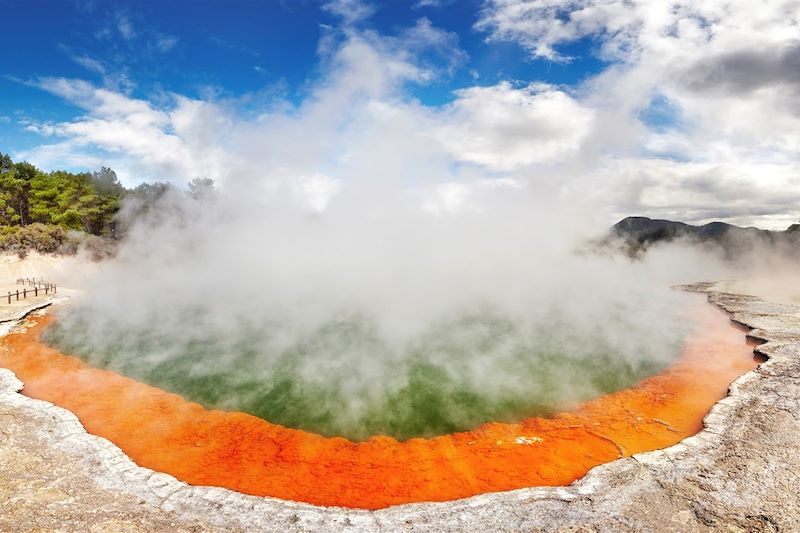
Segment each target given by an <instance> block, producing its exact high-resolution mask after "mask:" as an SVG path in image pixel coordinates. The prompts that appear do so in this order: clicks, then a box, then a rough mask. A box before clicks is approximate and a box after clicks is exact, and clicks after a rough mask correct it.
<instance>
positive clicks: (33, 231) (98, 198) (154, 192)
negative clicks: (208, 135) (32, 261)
mask: <svg viewBox="0 0 800 533" xmlns="http://www.w3.org/2000/svg"><path fill="white" fill-rule="evenodd" d="M189 187H190V190H191V191H194V189H195V188H197V187H205V188H211V189H213V182H212V181H211V180H208V179H202V178H201V179H196V180H195V181H193V182H192V183H191V184H189ZM170 189H171V186H170V185H169V184H166V183H158V182H157V183H144V184H141V185H139V186H138V187H136V188H134V189H126V188H125V187H123V186H122V184H121V183H120V182H119V180H118V179H117V175H116V173H115V172H114V171H113V170H111V169H110V168H105V167H103V168H101V169H100V171H97V172H82V173H72V172H66V171H63V170H57V171H53V172H44V171H42V170H40V169H38V168H36V167H35V166H33V165H31V164H30V163H26V162H20V163H15V162H14V161H12V160H11V158H10V157H9V156H8V155H5V154H2V153H0V251H8V252H17V253H21V254H22V253H25V252H26V251H28V250H37V251H39V252H43V253H73V252H74V251H75V250H76V249H77V247H78V246H79V245H80V244H81V243H86V244H89V245H90V246H94V247H95V248H97V247H98V245H101V244H102V245H104V246H106V247H107V245H108V244H109V243H110V242H113V240H115V239H117V238H119V236H120V234H121V233H122V230H123V229H124V228H120V227H118V226H119V223H118V221H117V219H116V218H115V215H116V214H117V212H118V211H119V210H120V207H121V205H122V202H123V200H128V201H131V203H135V204H136V208H135V209H134V211H145V210H147V209H148V207H149V206H150V205H151V204H152V203H153V202H154V201H156V200H157V199H158V197H160V196H161V195H162V194H164V193H165V192H167V191H169V190H170Z"/></svg>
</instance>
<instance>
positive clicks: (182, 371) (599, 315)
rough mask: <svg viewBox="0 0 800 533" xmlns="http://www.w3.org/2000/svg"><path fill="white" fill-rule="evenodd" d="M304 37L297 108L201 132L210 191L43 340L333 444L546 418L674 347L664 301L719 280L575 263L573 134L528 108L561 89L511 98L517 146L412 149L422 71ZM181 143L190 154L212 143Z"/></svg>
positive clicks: (134, 237) (349, 43) (166, 204)
mask: <svg viewBox="0 0 800 533" xmlns="http://www.w3.org/2000/svg"><path fill="white" fill-rule="evenodd" d="M418 31H433V30H432V29H431V28H429V27H423V28H421V29H419V28H418ZM328 46H330V47H332V48H331V49H330V50H328V51H327V52H326V53H329V54H331V56H332V58H331V59H330V61H329V64H330V71H329V72H327V73H326V75H325V76H324V77H323V79H322V80H321V81H320V82H319V83H318V84H317V85H316V86H315V87H313V88H312V90H311V91H310V96H309V97H308V99H307V100H306V101H305V102H304V103H303V104H301V105H300V106H299V107H297V108H290V109H288V110H281V109H275V110H273V111H272V112H271V113H269V114H266V115H264V116H262V117H260V118H259V120H258V121H256V122H253V121H251V120H246V121H242V122H241V123H237V122H226V123H224V124H221V125H220V128H222V129H224V130H225V131H231V132H235V134H234V135H233V141H228V144H230V142H234V143H235V146H236V148H235V150H234V151H231V152H227V153H228V154H235V155H236V157H235V158H233V157H231V159H230V166H229V167H228V168H227V169H215V171H216V173H215V176H220V177H222V178H223V179H222V180H220V181H221V182H222V186H221V187H220V190H219V192H218V193H217V194H215V195H210V196H208V197H206V198H202V199H200V200H192V199H189V198H188V197H186V196H185V195H181V194H170V195H167V196H166V197H165V198H163V199H162V201H161V202H160V203H159V204H158V205H157V206H156V209H154V210H153V211H152V212H151V214H150V215H149V216H147V217H145V218H141V219H138V220H137V221H135V222H134V223H133V226H132V228H131V230H130V232H129V234H128V236H127V237H126V240H125V241H124V243H123V244H122V246H121V248H120V251H119V254H118V255H117V257H116V258H115V259H113V260H111V261H108V262H105V263H102V264H100V265H98V267H97V269H96V270H93V271H92V272H91V276H86V277H83V278H81V277H80V273H76V274H75V275H76V278H75V283H76V284H77V285H78V286H79V288H81V289H83V296H82V297H80V298H78V299H77V300H76V301H75V302H74V303H73V304H72V305H70V306H69V307H67V308H65V309H64V310H63V311H62V313H61V317H60V324H59V326H58V327H57V329H56V330H55V331H54V332H53V333H52V334H51V340H52V341H53V342H56V343H58V344H59V345H61V346H63V347H65V348H66V349H68V350H70V351H73V352H75V353H77V354H80V355H82V356H84V357H86V358H87V359H89V360H90V361H91V362H93V363H94V364H97V365H101V366H107V367H110V368H112V369H115V370H119V371H121V372H124V373H128V374H131V375H134V376H137V377H141V378H143V379H147V380H150V381H152V382H155V383H157V384H159V385H161V386H164V387H165V388H167V389H171V390H176V391H177V392H181V393H183V394H186V395H187V396H190V397H192V396H194V397H195V398H197V399H201V400H202V401H203V402H204V403H206V404H208V405H210V406H213V407H227V408H238V409H248V410H251V411H253V412H256V413H257V414H262V415H263V416H266V417H267V418H270V419H271V420H272V421H276V422H281V423H284V424H291V425H296V426H299V427H305V428H308V429H312V430H315V431H320V432H323V433H328V434H343V435H347V436H350V437H353V438H364V437H366V436H368V435H370V434H372V433H376V432H381V433H391V434H393V435H396V436H398V437H402V438H406V437H410V436H415V435H429V434H433V433H436V432H441V431H452V430H457V429H465V428H467V427H469V426H470V425H474V424H477V423H480V422H483V421H486V420H488V419H491V418H492V417H501V418H503V417H504V418H514V417H516V418H520V417H522V416H527V415H533V414H538V413H543V412H548V411H549V410H552V409H557V408H559V407H562V406H565V405H569V404H570V403H572V402H575V401H579V400H582V399H585V398H588V397H591V396H592V395H594V394H598V393H601V392H605V391H607V390H613V389H615V388H618V387H622V386H627V385H630V384H631V383H633V382H635V381H636V380H637V379H639V378H641V377H643V376H644V375H647V374H648V373H650V372H653V371H655V370H657V369H659V368H662V367H664V366H665V365H667V364H668V363H669V362H670V361H672V360H673V359H674V358H675V357H676V356H677V354H678V353H679V351H680V348H681V343H682V340H683V339H684V338H685V336H686V334H687V332H688V331H689V330H690V328H691V322H690V320H689V313H688V311H687V309H688V308H689V307H690V305H691V304H692V302H695V301H696V300H692V299H691V298H690V297H689V296H687V295H685V294H682V293H679V292H677V291H674V290H672V289H670V286H671V285H672V284H674V283H678V282H683V281H695V280H697V279H702V278H705V277H709V275H715V276H716V275H720V274H722V273H723V271H722V270H721V268H722V267H720V265H719V264H718V263H717V262H716V261H715V260H714V259H713V258H711V257H709V256H707V255H704V254H701V253H699V252H692V251H690V250H688V249H685V248H681V247H665V248H661V249H657V250H653V251H652V252H651V253H649V254H648V256H647V257H646V259H645V260H644V261H639V262H630V261H628V260H627V259H624V258H622V257H608V256H598V255H591V254H588V253H585V252H584V251H583V250H582V244H581V243H583V242H585V240H586V238H588V237H590V236H596V235H597V234H599V233H601V232H603V231H605V230H606V227H605V226H604V225H602V226H598V223H597V221H598V220H603V213H602V211H599V210H595V209H593V208H592V206H590V205H586V204H585V203H582V202H580V201H579V200H578V195H577V194H576V191H574V190H573V191H569V190H568V189H567V190H565V189H563V188H561V187H560V186H559V183H560V182H561V180H562V179H563V178H564V177H566V176H569V175H570V173H571V172H573V171H574V170H575V165H576V162H575V161H574V160H573V155H574V153H573V151H572V150H571V148H570V146H571V145H572V143H574V142H577V139H573V138H571V137H570V138H566V139H560V140H559V139H558V138H556V136H557V135H558V128H557V127H555V128H554V127H551V126H552V120H553V117H552V116H549V115H547V113H545V112H544V111H542V109H544V107H541V106H542V105H544V104H542V103H541V102H544V103H545V104H548V102H549V104H548V105H552V106H566V108H569V109H571V107H570V106H571V104H570V100H569V97H568V96H566V95H565V94H564V93H561V92H559V91H556V90H555V89H553V88H543V87H538V88H536V87H532V88H529V89H527V90H526V92H525V95H527V97H530V98H533V99H534V101H535V103H536V105H535V106H533V107H532V108H529V111H530V112H531V115H530V119H531V120H539V121H540V122H541V135H542V137H543V139H544V141H543V143H542V146H544V148H545V149H544V151H542V152H541V153H536V152H535V150H536V147H535V146H534V147H533V148H532V149H531V150H533V152H531V153H527V152H526V150H525V149H524V147H521V146H519V145H513V146H512V147H511V150H510V151H509V153H508V154H505V156H504V154H503V147H502V146H488V145H486V144H484V143H481V142H480V139H474V138H472V139H464V138H462V137H463V136H462V135H461V133H459V131H456V130H452V128H451V130H437V132H436V135H446V136H447V139H445V141H447V142H430V137H427V136H426V135H424V134H422V133H421V132H425V131H426V130H427V128H428V126H429V125H430V124H431V122H430V121H429V119H430V117H429V116H428V115H427V114H426V113H424V112H422V111H421V110H420V109H416V108H415V106H414V105H413V103H409V99H408V98H407V97H406V96H405V93H404V86H405V84H406V83H407V82H408V81H409V79H413V78H419V77H423V76H425V75H426V74H425V72H426V71H425V70H424V69H423V68H421V67H420V66H419V65H416V64H413V63H411V62H410V61H411V60H410V59H409V58H408V57H407V56H405V55H403V53H401V52H400V51H398V49H397V48H396V46H397V43H394V44H393V45H391V46H390V45H389V44H387V42H385V41H380V42H377V41H375V40H374V39H373V40H372V41H370V40H369V39H368V38H367V37H364V36H363V35H361V36H358V35H350V37H349V38H347V39H346V40H345V41H344V42H342V43H340V44H339V45H337V46H334V45H332V44H330V43H328ZM376 62H377V63H376ZM376 73H377V77H375V76H373V74H376ZM501 90H507V91H510V90H511V89H510V88H509V87H505V89H503V88H502V87H501ZM466 96H469V97H470V98H473V97H474V98H477V99H480V97H481V94H480V92H479V91H478V92H475V94H471V95H466ZM464 101H466V100H464ZM476 101H477V100H476ZM473 103H474V102H473ZM545 107H546V106H545ZM212 111H213V110H209V113H211V112H212ZM461 111H462V110H460V109H459V108H451V109H449V110H448V111H447V113H450V114H451V116H452V117H457V116H458V115H459V113H460V112H461ZM194 116H196V115H194ZM228 120H232V119H230V117H228ZM576 120H578V119H576ZM591 120H592V117H591V116H584V117H579V121H584V122H590V121H591ZM548 121H549V122H548ZM453 123H455V124H458V121H455V122H453ZM465 127H466V126H465ZM478 129H479V128H478ZM471 131H473V133H475V129H473V130H471ZM205 135H206V142H207V143H208V150H209V152H214V151H215V150H222V149H223V147H224V146H225V145H226V143H225V142H224V141H223V140H221V139H219V138H217V134H216V133H215V132H214V131H211V130H209V131H207V132H206V133H205ZM440 140H441V139H440ZM453 143H460V145H462V146H463V145H464V144H465V143H466V146H468V147H469V146H471V147H472V151H473V157H472V159H471V160H470V159H469V158H467V159H466V162H465V161H464V158H463V157H461V156H459V157H456V156H454V155H453V153H454V152H453V149H452V145H453ZM487 150H489V152H491V153H489V152H487ZM492 154H494V156H493V157H494V159H492V161H496V164H493V165H488V164H481V163H485V162H486V161H489V160H490V159H491V156H492ZM223 159H224V158H223ZM234 159H235V160H234ZM509 161H510V163H509ZM519 161H523V162H525V164H526V166H524V167H522V168H523V169H524V170H513V169H517V168H518V167H517V166H515V165H516V163H518V162H519ZM585 164H588V162H587V161H582V162H581V163H580V165H585ZM712 273H713V274H712ZM437 391H438V392H437Z"/></svg>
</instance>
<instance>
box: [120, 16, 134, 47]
mask: <svg viewBox="0 0 800 533" xmlns="http://www.w3.org/2000/svg"><path fill="white" fill-rule="evenodd" d="M117 31H118V32H119V35H120V37H122V38H123V39H125V40H126V41H130V40H131V39H133V38H134V37H136V30H134V29H133V23H131V20H130V18H129V17H128V16H127V15H122V14H120V15H118V16H117Z"/></svg>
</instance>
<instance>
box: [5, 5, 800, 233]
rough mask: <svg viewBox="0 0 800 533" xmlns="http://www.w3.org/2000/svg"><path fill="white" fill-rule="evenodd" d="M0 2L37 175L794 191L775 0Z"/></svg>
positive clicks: (19, 110) (18, 135) (333, 184)
mask: <svg viewBox="0 0 800 533" xmlns="http://www.w3.org/2000/svg"><path fill="white" fill-rule="evenodd" d="M0 12H2V14H3V16H4V20H6V21H13V22H12V23H7V24H5V25H4V28H3V31H2V32H0V47H2V50H3V53H2V55H0V151H2V152H6V153H10V154H11V155H12V156H13V157H14V158H16V159H25V160H28V161H30V162H32V163H34V164H36V165H38V166H40V167H41V168H43V169H45V170H53V169H58V168H65V169H69V170H76V171H83V170H92V169H95V168H98V167H99V166H101V165H105V166H111V167H112V168H114V169H115V170H116V171H117V173H118V175H119V176H120V178H121V179H122V181H123V182H124V183H125V184H127V185H136V184H137V183H140V182H142V181H152V180H165V181H171V182H174V183H177V184H185V183H186V181H188V180H190V179H192V178H194V177H197V176H198V175H202V176H208V177H212V178H213V179H215V180H217V182H218V183H225V182H229V181H230V180H231V179H232V178H233V177H234V176H235V175H236V174H257V175H258V176H262V177H264V179H265V180H267V181H269V180H273V181H274V180H284V179H289V178H288V176H293V178H292V179H294V180H295V182H298V183H305V185H303V186H302V187H301V188H303V187H306V186H308V187H310V189H309V190H312V191H313V194H314V195H316V196H315V200H314V202H315V203H316V204H317V205H323V204H324V203H325V202H324V201H323V199H322V197H323V196H325V195H326V194H334V193H333V192H331V191H336V190H340V185H341V184H342V183H344V182H346V181H347V180H349V179H351V178H353V177H358V176H360V175H362V174H365V175H370V176H379V177H387V176H392V179H394V180H396V181H403V180H406V181H407V182H408V183H409V184H411V185H413V186H414V187H416V186H418V185H419V184H420V183H426V184H428V185H430V186H431V187H434V188H435V187H439V188H440V189H441V190H444V191H448V192H447V194H448V195H449V197H448V198H449V200H448V202H450V203H452V202H454V201H455V200H454V199H455V198H456V197H458V198H461V199H462V200H463V198H466V197H467V196H469V194H468V192H467V191H468V190H473V189H474V190H475V191H479V190H482V189H480V187H483V186H484V185H483V184H485V183H486V182H492V183H494V184H497V183H514V184H520V183H525V184H529V185H533V186H535V187H537V188H539V189H542V190H543V189H546V190H548V191H555V192H556V193H557V194H559V195H562V196H569V195H572V197H573V198H578V197H580V198H581V199H582V201H585V202H588V203H591V204H592V205H593V206H596V207H600V208H601V209H603V210H605V211H606V212H608V213H610V214H609V217H610V218H612V219H613V218H615V217H618V216H624V215H627V214H631V213H637V214H645V215H650V216H655V217H664V218H675V219H680V220H684V221H687V222H704V221H708V220H711V219H722V220H727V221H730V222H734V223H739V224H756V225H761V226H764V227H785V225H788V223H789V222H790V221H793V220H794V219H795V218H796V212H795V211H796V209H797V207H796V206H797V205H800V156H798V154H800V125H798V116H800V115H799V114H798V112H797V110H798V109H800V81H799V80H800V78H798V77H797V75H796V72H797V62H796V59H795V58H796V57H798V56H800V35H798V34H797V27H798V25H799V24H800V6H798V4H797V2H796V0H764V1H756V0H709V1H708V2H696V1H694V0H674V1H673V2H670V3H656V2H649V1H644V0H637V1H633V2H631V1H629V0H578V1H576V2H564V1H563V0H392V1H379V0H263V1H257V0H246V1H245V0H226V1H221V0H202V1H194V2H189V1H177V0H163V1H159V2H156V1H149V0H140V1H136V2H132V1H131V2H123V1H110V0H105V1H104V0H0ZM387 179H388V178H387ZM309 180H310V181H309ZM492 180H495V181H492ZM496 180H501V181H496ZM502 180H506V181H502ZM355 181H358V180H357V179H356V180H355ZM309 183H312V184H313V185H308V184H309ZM323 189H324V190H325V191H328V192H326V193H325V194H321V193H320V191H321V190H323ZM437 190H439V189H437ZM459 201H461V200H459ZM450 203H448V205H450Z"/></svg>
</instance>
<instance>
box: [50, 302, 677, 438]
mask: <svg viewBox="0 0 800 533" xmlns="http://www.w3.org/2000/svg"><path fill="white" fill-rule="evenodd" d="M202 317H203V313H202V310H196V312H195V313H193V314H191V316H187V317H185V319H186V320H190V321H192V323H194V324H196V323H197V322H198V321H199V322H201V323H202ZM609 320H611V321H612V323H611V324H604V325H603V327H600V325H599V324H598V325H597V326H596V327H594V326H592V325H591V324H589V325H587V324H585V323H584V324H575V323H573V322H570V321H568V320H566V319H565V318H563V317H561V318H559V317H558V315H557V314H556V315H552V316H550V317H549V318H548V319H546V320H542V319H537V321H536V322H535V323H533V324H530V323H527V322H525V321H519V320H513V319H511V318H509V317H507V316H504V315H503V314H501V313H496V312H490V311H485V310H484V311H481V312H473V313H468V314H464V315H462V316H459V317H457V318H454V319H451V320H449V321H442V322H439V323H437V324H435V325H432V326H431V327H430V328H428V329H427V330H425V331H424V332H422V333H421V334H418V335H415V336H414V337H413V338H410V339H405V340H404V341H403V342H398V341H397V340H396V339H392V340H390V339H387V338H386V336H384V335H382V334H381V333H380V331H379V328H377V327H376V326H375V325H374V324H373V323H372V322H371V321H370V320H368V319H366V318H364V317H361V316H358V315H354V314H342V315H341V316H337V317H333V318H332V319H331V320H329V321H327V322H326V323H324V324H322V325H321V326H320V327H318V328H316V329H314V330H313V331H311V332H310V333H308V332H307V333H306V334H304V335H302V336H299V337H298V336H297V335H289V334H287V333H286V328H285V327H283V326H282V325H276V324H272V325H270V324H262V325H258V326H254V325H253V323H252V321H248V322H243V323H242V324H239V325H236V326H235V327H234V330H233V331H231V326H230V325H228V326H227V329H226V331H225V332H222V331H220V330H219V328H215V327H213V326H209V327H208V328H203V327H195V328H190V329H191V333H189V334H184V333H183V332H182V333H181V334H177V332H176V334H175V335H169V334H165V332H164V328H159V327H155V324H154V325H153V327H152V328H142V327H141V326H139V327H137V328H130V327H127V326H125V323H124V322H123V321H107V322H105V323H104V324H103V328H101V331H102V334H98V327H97V325H96V324H93V323H91V322H90V315H89V314H88V313H86V312H84V311H82V310H81V308H79V307H77V308H74V309H70V310H68V311H67V312H66V313H63V314H62V316H61V317H60V318H59V320H58V321H57V322H56V324H55V325H54V326H53V327H51V328H50V329H49V330H48V331H47V332H46V334H45V339H44V340H45V342H47V343H49V344H51V345H53V346H55V347H57V348H59V349H60V350H62V351H63V352H65V353H70V354H73V355H77V356H79V357H81V358H83V359H84V360H86V361H87V362H89V363H90V364H92V365H93V366H96V367H99V368H104V369H110V370H113V371H116V372H118V373H121V374H123V375H126V376H130V377H133V378H135V379H137V380H140V381H143V382H145V383H148V384H151V385H155V386H157V387H159V388H162V389H164V390H167V391H170V392H174V393H177V394H180V395H181V396H183V397H185V398H186V399H188V400H191V401H195V402H198V403H200V404H202V405H204V406H206V407H208V408H215V409H226V410H239V411H244V412H247V413H251V414H253V415H256V416H259V417H261V418H264V419H266V420H269V421H270V422H273V423H277V424H282V425H284V426H289V427H294V428H299V429H303V430H307V431H312V432H316V433H320V434H323V435H328V436H333V435H338V436H344V437H347V438H350V439H355V440H360V439H364V438H367V437H369V436H371V435H376V434H385V435H390V436H393V437H396V438H398V439H408V438H412V437H430V436H433V435H437V434H444V433H450V432H455V431H460V430H467V429H471V428H474V427H476V426H478V425H480V424H481V423H484V422H487V421H517V420H520V419H523V418H527V417H531V416H539V415H547V414H551V413H553V412H554V411H558V410H561V409H566V408H569V407H570V406H573V405H574V404H575V403H577V402H581V401H584V400H587V399H590V398H593V397H596V396H599V395H602V394H605V393H609V392H612V391H616V390H620V389H623V388H626V387H629V386H631V385H633V384H634V383H636V382H637V381H639V380H641V379H642V378H644V377H646V376H649V375H652V374H654V373H656V372H658V371H659V370H661V369H662V368H664V367H665V366H667V365H668V364H669V363H670V362H672V361H673V360H674V359H675V358H676V357H677V356H678V354H679V352H680V348H681V343H682V337H681V336H675V337H674V338H658V339H656V336H655V335H653V334H652V332H647V331H638V330H637V328H639V329H641V325H638V326H637V325H636V324H630V323H627V322H626V321H625V320H624V318H621V317H619V316H617V317H615V318H609ZM614 321H616V323H613V322H614ZM609 331H616V332H618V333H619V334H618V335H616V334H614V335H609V333H608V332H609ZM648 333H649V334H648Z"/></svg>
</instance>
